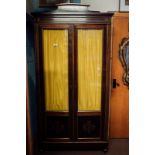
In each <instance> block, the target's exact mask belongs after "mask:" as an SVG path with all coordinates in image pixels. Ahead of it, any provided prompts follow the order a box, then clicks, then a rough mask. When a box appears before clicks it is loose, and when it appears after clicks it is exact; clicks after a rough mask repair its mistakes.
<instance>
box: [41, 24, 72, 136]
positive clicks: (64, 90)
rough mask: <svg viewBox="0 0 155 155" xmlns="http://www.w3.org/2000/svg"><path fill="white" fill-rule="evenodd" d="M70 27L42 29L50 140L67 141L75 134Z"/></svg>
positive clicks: (46, 117) (44, 91)
mask: <svg viewBox="0 0 155 155" xmlns="http://www.w3.org/2000/svg"><path fill="white" fill-rule="evenodd" d="M70 31H71V30H70V27H69V26H56V25H55V26H48V27H43V28H42V30H41V34H42V37H41V38H42V60H43V63H42V64H43V66H42V68H43V90H42V93H43V94H44V96H43V102H44V103H41V104H42V107H44V113H45V118H44V120H45V133H46V135H45V136H46V137H48V138H67V137H71V135H72V131H71V130H72V129H71V126H72V123H71V122H72V119H71V117H72V116H71V115H72V111H71V96H72V95H71V93H72V91H73V90H72V87H71V85H72V83H71V81H72V77H71V76H70V75H71V73H70V71H71V67H72V66H70V65H69V64H70V63H71V61H72V59H71V57H70V54H71V51H70V49H69V47H70V46H69V39H70Z"/></svg>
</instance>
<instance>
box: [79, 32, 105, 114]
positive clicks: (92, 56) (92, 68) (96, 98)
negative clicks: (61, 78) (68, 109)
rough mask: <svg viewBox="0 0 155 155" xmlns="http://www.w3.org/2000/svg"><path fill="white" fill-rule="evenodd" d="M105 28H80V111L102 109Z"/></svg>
mask: <svg viewBox="0 0 155 155" xmlns="http://www.w3.org/2000/svg"><path fill="white" fill-rule="evenodd" d="M102 37H103V30H94V29H92V30H90V29H87V30H85V29H83V30H82V29H80V30H78V112H81V111H85V112H86V111H87V112H88V111H98V112H100V111H101V82H102V46H103V44H102V43H103V38H102Z"/></svg>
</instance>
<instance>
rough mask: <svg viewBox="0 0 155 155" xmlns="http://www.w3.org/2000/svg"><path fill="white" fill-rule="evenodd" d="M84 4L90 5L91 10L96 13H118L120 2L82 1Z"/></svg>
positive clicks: (102, 0)
mask: <svg viewBox="0 0 155 155" xmlns="http://www.w3.org/2000/svg"><path fill="white" fill-rule="evenodd" d="M81 3H82V4H83V3H84V4H90V5H91V6H90V7H89V10H94V11H101V12H106V11H118V10H119V0H81Z"/></svg>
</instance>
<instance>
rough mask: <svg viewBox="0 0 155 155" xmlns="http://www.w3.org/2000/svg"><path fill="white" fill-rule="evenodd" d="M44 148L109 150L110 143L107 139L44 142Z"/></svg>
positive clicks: (57, 149) (58, 149)
mask: <svg viewBox="0 0 155 155" xmlns="http://www.w3.org/2000/svg"><path fill="white" fill-rule="evenodd" d="M41 145H42V148H43V149H44V150H51V151H52V150H55V151H61V150H62V151H63V150H103V151H104V152H107V151H108V145H109V143H108V142H106V141H97V142H43V143H42V144H41Z"/></svg>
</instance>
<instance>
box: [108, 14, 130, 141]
mask: <svg viewBox="0 0 155 155" xmlns="http://www.w3.org/2000/svg"><path fill="white" fill-rule="evenodd" d="M128 37H129V14H128V13H118V12H116V13H115V14H114V16H113V28H112V52H113V56H112V79H113V84H114V85H113V86H114V87H113V89H112V93H111V103H110V137H111V138H128V137H129V89H128V87H127V86H126V85H124V83H123V80H122V76H123V74H124V69H123V67H122V64H121V61H120V58H119V50H120V45H121V43H122V40H123V39H124V38H128Z"/></svg>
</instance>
